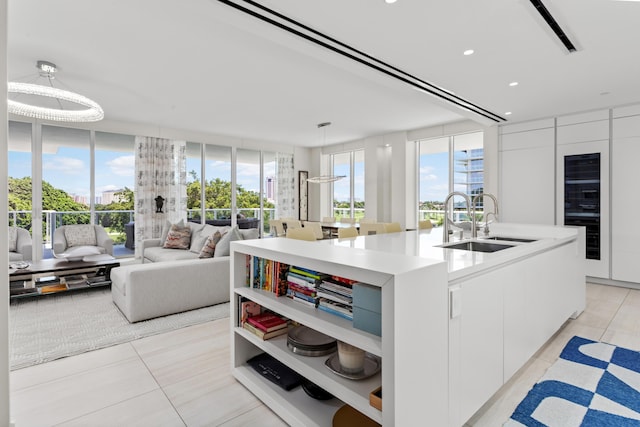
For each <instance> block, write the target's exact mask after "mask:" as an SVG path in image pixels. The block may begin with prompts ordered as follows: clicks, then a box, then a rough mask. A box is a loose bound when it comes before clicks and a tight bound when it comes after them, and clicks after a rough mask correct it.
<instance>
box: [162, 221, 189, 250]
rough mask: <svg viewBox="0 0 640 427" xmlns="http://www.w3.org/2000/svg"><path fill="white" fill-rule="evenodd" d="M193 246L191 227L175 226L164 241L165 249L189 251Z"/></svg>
mask: <svg viewBox="0 0 640 427" xmlns="http://www.w3.org/2000/svg"><path fill="white" fill-rule="evenodd" d="M190 244H191V227H189V226H180V224H173V225H172V226H171V228H170V229H169V233H167V238H166V240H165V241H164V245H163V247H164V248H165V249H189V245H190Z"/></svg>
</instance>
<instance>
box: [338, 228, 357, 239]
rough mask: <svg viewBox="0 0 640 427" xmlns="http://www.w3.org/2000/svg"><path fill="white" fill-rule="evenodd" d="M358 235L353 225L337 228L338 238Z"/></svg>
mask: <svg viewBox="0 0 640 427" xmlns="http://www.w3.org/2000/svg"><path fill="white" fill-rule="evenodd" d="M348 237H358V229H357V228H355V227H347V228H338V239H345V238H348Z"/></svg>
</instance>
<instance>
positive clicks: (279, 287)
mask: <svg viewBox="0 0 640 427" xmlns="http://www.w3.org/2000/svg"><path fill="white" fill-rule="evenodd" d="M247 270H248V278H247V282H248V284H249V286H250V287H252V288H254V289H261V290H264V291H268V292H273V293H275V294H276V295H278V296H280V295H284V294H285V293H286V291H287V279H286V272H287V271H288V270H289V265H288V264H283V263H281V262H278V261H273V260H269V259H265V258H261V257H258V256H253V257H251V259H250V265H248V266H247Z"/></svg>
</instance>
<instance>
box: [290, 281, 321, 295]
mask: <svg viewBox="0 0 640 427" xmlns="http://www.w3.org/2000/svg"><path fill="white" fill-rule="evenodd" d="M287 286H288V289H287V291H294V292H300V293H301V294H305V295H309V296H310V297H315V296H316V294H317V292H316V288H307V287H305V286H300V285H298V284H297V283H293V282H287Z"/></svg>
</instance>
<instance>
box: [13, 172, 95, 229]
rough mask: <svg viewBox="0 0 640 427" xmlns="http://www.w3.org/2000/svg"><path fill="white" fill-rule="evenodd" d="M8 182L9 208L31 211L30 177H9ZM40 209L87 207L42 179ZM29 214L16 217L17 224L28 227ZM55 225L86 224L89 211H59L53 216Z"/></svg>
mask: <svg viewBox="0 0 640 427" xmlns="http://www.w3.org/2000/svg"><path fill="white" fill-rule="evenodd" d="M8 184H9V210H16V211H31V210H32V205H31V194H32V192H33V191H32V182H31V178H30V177H25V178H11V177H9V180H8ZM42 209H43V210H45V211H47V210H53V211H56V212H74V211H88V210H89V207H88V206H87V205H85V204H83V203H78V202H76V201H75V200H73V198H71V196H69V194H68V193H67V192H65V191H63V190H60V189H57V188H55V187H53V186H52V185H51V184H49V183H48V182H46V181H42ZM31 221H32V218H31V214H26V215H22V216H21V217H20V218H18V221H17V224H16V225H17V226H18V227H23V228H27V229H30V228H31ZM55 221H56V225H62V224H87V223H88V222H89V213H88V212H87V213H82V214H65V213H61V214H58V215H56V217H55Z"/></svg>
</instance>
